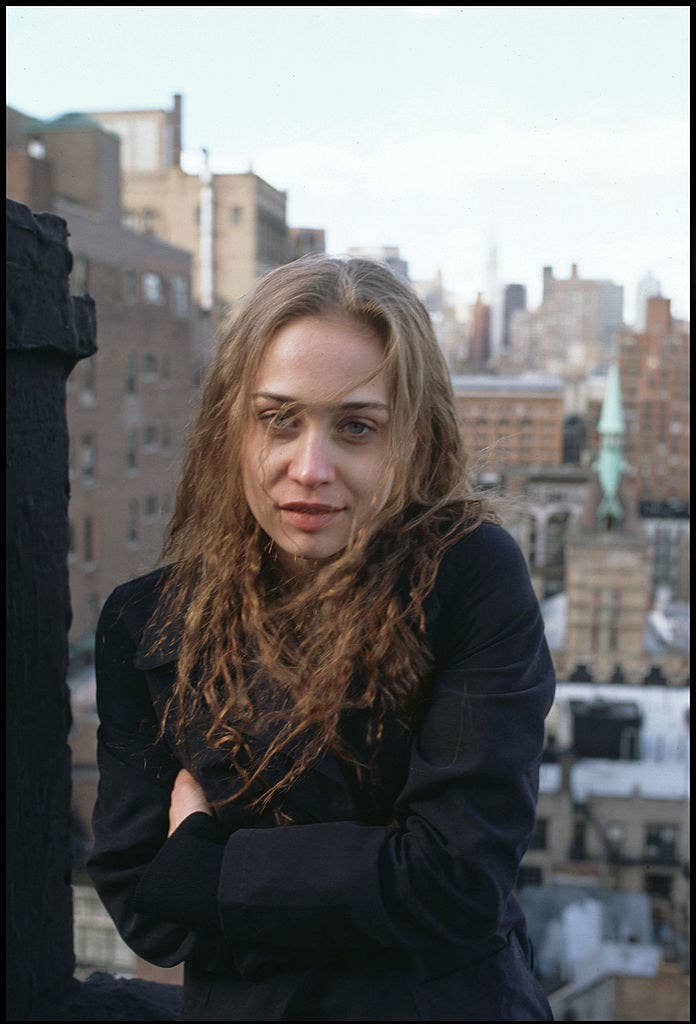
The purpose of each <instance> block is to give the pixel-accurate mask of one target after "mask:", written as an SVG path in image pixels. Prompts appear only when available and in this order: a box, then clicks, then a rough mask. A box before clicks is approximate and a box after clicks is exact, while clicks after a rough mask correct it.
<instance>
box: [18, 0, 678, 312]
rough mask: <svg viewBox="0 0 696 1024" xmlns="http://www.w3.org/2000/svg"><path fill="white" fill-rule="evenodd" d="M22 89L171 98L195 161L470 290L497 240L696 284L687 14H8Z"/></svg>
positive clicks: (36, 108) (39, 98)
mask: <svg viewBox="0 0 696 1024" xmlns="http://www.w3.org/2000/svg"><path fill="white" fill-rule="evenodd" d="M6 10H7V20H8V31H7V48H8V59H7V69H8V71H7V74H8V84H7V102H8V103H9V104H10V106H13V107H16V108H18V109H19V110H22V111H24V112H25V113H27V114H30V115H33V116H36V117H42V118H49V117H53V116H56V115H58V114H61V113H65V112H66V111H75V110H100V109H102V110H104V109H114V110H117V109H124V110H126V109H138V108H142V109H146V108H151V107H161V108H167V107H169V106H171V97H172V95H173V93H175V92H180V93H182V95H183V98H184V100H183V104H184V105H183V111H184V124H183V141H184V148H185V150H186V151H187V154H186V166H187V167H194V166H195V160H196V151H197V150H199V149H200V147H202V146H205V147H206V148H207V149H208V150H209V151H210V153H211V159H212V164H213V169H214V170H215V171H219V172H224V171H246V170H248V168H249V165H252V166H253V169H254V170H255V171H256V172H257V173H258V174H260V175H261V176H262V177H263V178H265V179H266V180H267V181H269V182H270V183H271V184H272V185H274V186H275V187H276V188H280V189H285V190H286V191H287V193H288V219H289V222H290V223H291V224H293V225H304V226H312V227H323V228H324V229H325V230H326V233H327V243H328V249H329V251H331V252H333V253H341V252H345V251H346V249H347V248H348V247H349V246H354V245H397V246H399V247H400V249H401V254H402V256H403V258H404V259H406V260H407V261H408V263H409V266H410V271H411V276H412V277H413V278H426V277H430V276H432V275H433V274H434V273H435V271H436V269H437V268H438V267H440V268H441V269H442V272H443V275H444V279H445V284H446V286H447V287H448V288H450V289H451V290H452V291H454V292H456V293H457V295H459V296H460V297H461V299H463V300H465V301H473V300H474V298H475V295H476V291H477V290H481V289H485V285H486V275H485V266H486V260H487V255H488V249H489V247H490V246H491V244H493V243H494V244H495V245H496V246H497V249H498V262H499V276H500V278H501V280H502V281H503V282H512V281H518V282H521V283H522V284H525V285H526V286H527V289H528V292H529V297H530V301H531V303H532V305H536V304H537V303H538V301H539V300H540V293H541V268H542V266H543V265H544V264H551V265H552V266H553V267H554V272H555V273H556V274H557V275H558V276H561V277H566V276H568V274H569V272H570V264H571V263H573V262H575V263H577V264H578V266H579V273H580V275H581V276H583V277H599V278H609V279H612V280H614V281H615V282H616V283H618V284H622V285H623V286H624V289H625V317H626V319H627V320H628V321H629V322H632V321H633V319H634V311H635V286H636V284H637V282H638V280H639V279H640V278H641V277H642V276H643V275H644V274H645V273H646V272H648V271H651V272H652V273H653V274H654V275H655V276H656V277H657V278H658V279H659V280H660V281H661V283H662V292H663V294H664V295H667V296H669V297H671V298H672V300H673V310H674V312H675V314H676V315H678V316H688V314H689V292H688V219H689V217H688V185H687V181H688V157H687V141H688V135H687V131H688V129H687V125H688V46H689V40H688V31H689V22H688V18H689V9H688V7H466V8H461V7H389V8H387V7H239V6H235V7H195V8H194V7H15V6H10V7H8V8H6Z"/></svg>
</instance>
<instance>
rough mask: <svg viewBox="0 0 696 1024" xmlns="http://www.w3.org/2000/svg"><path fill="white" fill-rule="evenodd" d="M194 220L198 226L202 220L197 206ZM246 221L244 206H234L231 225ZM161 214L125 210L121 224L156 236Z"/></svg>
mask: <svg viewBox="0 0 696 1024" xmlns="http://www.w3.org/2000/svg"><path fill="white" fill-rule="evenodd" d="M193 218H194V221H195V223H196V224H199V223H200V220H201V208H200V206H196V209H195V211H194V214H193ZM243 219H244V207H243V206H232V207H230V210H229V220H230V223H231V224H241V223H242V220H243ZM158 220H159V214H158V212H157V210H151V209H144V210H125V211H124V213H123V214H122V215H121V224H122V225H123V227H124V228H128V230H129V231H141V232H142V233H143V234H145V235H156V234H157V227H158Z"/></svg>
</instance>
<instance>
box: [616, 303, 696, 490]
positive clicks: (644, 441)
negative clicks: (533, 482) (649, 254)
mask: <svg viewBox="0 0 696 1024" xmlns="http://www.w3.org/2000/svg"><path fill="white" fill-rule="evenodd" d="M689 346H690V332H689V325H688V323H684V322H683V321H678V320H674V319H673V317H672V315H671V311H670V300H669V299H666V298H662V297H660V296H653V297H651V298H649V299H648V300H647V302H646V325H645V330H644V331H630V330H624V331H621V332H620V334H619V347H618V360H619V367H620V370H621V381H622V386H623V398H624V409H625V415H626V435H625V440H624V450H625V453H626V460H627V461H628V462H629V463H630V465H631V466H632V467H633V468H634V470H635V472H636V475H637V480H638V495H639V498H640V499H641V500H643V501H651V502H664V501H669V500H670V499H678V500H681V501H684V502H688V501H689V494H690V489H689V467H690V458H689V442H690V417H689V363H690V359H689V355H690V352H689Z"/></svg>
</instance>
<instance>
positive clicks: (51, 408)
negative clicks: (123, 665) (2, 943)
mask: <svg viewBox="0 0 696 1024" xmlns="http://www.w3.org/2000/svg"><path fill="white" fill-rule="evenodd" d="M71 266H72V258H71V256H70V253H69V251H68V247H67V229H66V226H65V222H64V221H63V220H61V219H60V218H59V217H55V216H53V215H51V214H38V215H37V216H33V215H32V213H31V211H30V210H29V209H28V207H26V206H22V205H21V204H19V203H14V202H12V201H11V200H7V335H6V347H7V377H6V387H7V394H6V403H7V404H6V410H7V412H6V416H7V440H6V445H7V447H6V461H7V505H8V507H7V536H6V543H7V577H6V579H7V597H6V600H7V655H6V666H7V672H6V678H7V745H6V751H7V753H6V756H7V830H8V834H7V839H8V844H7V845H8V856H7V872H8V877H7V909H8V935H7V979H8V997H9V1001H8V1012H9V1017H10V1019H14V1020H34V1019H37V1016H38V1017H40V1016H41V1015H43V1014H44V1013H45V1012H46V1011H47V1010H48V1009H49V1007H52V1008H54V1009H55V1007H56V1005H57V1004H60V1003H61V1002H63V1001H65V1000H66V999H67V998H68V996H69V994H70V990H71V989H72V987H73V981H72V976H73V968H74V957H73V943H72V894H71V888H70V857H69V851H70V842H69V810H70V752H69V748H68V742H67V737H68V730H69V728H70V700H69V695H68V691H67V687H66V684H65V673H66V668H67V632H68V627H69V623H70V595H69V591H68V568H67V551H68V430H67V423H66V414H65V381H66V378H67V376H68V374H69V373H70V371H71V369H72V368H73V366H74V365H75V363H76V362H77V360H78V359H80V358H82V357H84V356H88V355H91V354H92V353H93V352H94V350H95V344H94V337H95V322H94V304H93V303H92V302H91V300H88V299H82V300H77V301H76V302H72V301H71V299H70V295H69V289H68V274H69V273H70V270H71Z"/></svg>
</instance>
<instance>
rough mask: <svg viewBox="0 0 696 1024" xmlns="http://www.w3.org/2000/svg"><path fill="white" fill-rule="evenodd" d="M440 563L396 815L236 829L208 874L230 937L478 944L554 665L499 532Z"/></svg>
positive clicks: (529, 811) (414, 945) (517, 826)
mask: <svg viewBox="0 0 696 1024" xmlns="http://www.w3.org/2000/svg"><path fill="white" fill-rule="evenodd" d="M478 533H479V531H477V534H478ZM441 577H442V578H441V579H440V580H439V586H438V600H439V601H440V603H441V612H440V615H439V621H440V633H441V640H440V641H439V649H440V657H439V665H438V668H437V671H436V673H435V676H434V681H433V686H432V690H431V694H430V698H429V701H428V707H427V711H426V713H425V716H424V718H423V720H422V722H421V725H420V728H419V730H418V732H417V734H416V736H415V737H414V740H413V743H412V749H411V755H410V764H409V770H408V775H407V778H406V782H405V785H404V787H403V789H402V791H401V792H400V794H399V795H398V797H397V800H396V803H395V819H396V821H397V822H398V826H381V825H379V826H372V825H363V824H360V823H356V822H351V821H343V822H326V823H321V822H320V823H312V824H304V825H288V826H283V827H278V828H240V829H238V830H237V831H236V832H234V833H233V834H232V835H231V836H230V837H229V838H228V839H227V842H226V844H225V848H224V852H223V856H222V859H221V870H220V874H219V881H218V888H217V915H218V920H219V922H220V924H221V927H222V929H223V932H224V934H225V936H226V938H227V939H228V941H230V942H234V943H235V944H240V945H244V944H249V945H254V946H264V947H267V948H270V949H274V948H275V949H289V948H293V949H300V948H305V949H316V950H319V949H322V950H323V949H326V948H327V945H328V946H332V947H335V948H343V949H345V948H351V947H352V948H356V949H357V948H361V949H365V948H366V946H367V947H368V948H369V945H370V944H371V943H372V944H374V945H376V946H379V947H389V948H398V949H401V950H404V951H406V952H413V953H415V954H418V953H419V952H420V951H426V950H428V949H429V948H432V947H433V946H434V945H435V946H439V947H442V946H443V945H445V946H449V947H450V948H451V947H455V948H457V949H459V950H460V951H461V950H463V947H469V948H471V949H474V950H475V949H476V948H478V949H480V948H481V943H482V942H484V941H486V940H487V939H489V938H491V937H492V936H493V935H494V934H495V932H496V930H497V929H498V928H499V926H500V924H501V921H502V920H503V918H504V915H505V912H506V906H507V903H508V900H509V897H510V895H511V892H512V889H513V886H514V884H515V881H516V877H517V872H518V868H519V863H520V860H521V858H522V856H523V854H524V852H525V850H526V849H527V846H528V843H529V841H530V838H531V835H532V831H533V827H534V820H535V813H536V800H537V793H538V766H539V761H540V758H541V752H542V747H543V736H544V727H543V723H544V718H545V716H546V714H547V712H548V710H549V707H550V705H551V702H552V699H553V692H554V686H555V678H554V672H553V667H552V664H551V660H550V656H549V652H548V648H547V646H546V642H545V638H544V626H543V622H542V619H541V614H540V611H539V606H538V602H537V600H536V597H535V595H534V592H533V590H532V587H531V583H530V580H529V575H528V572H527V568H526V564H525V562H524V559H523V557H522V554H521V552H520V550H519V548H518V546H517V544H516V543H515V542H514V540H513V539H512V538H511V537H510V535H509V534H507V533H506V532H505V531H504V530H502V529H501V528H498V527H496V528H488V529H486V530H484V531H482V532H481V533H480V535H479V536H478V537H476V535H472V539H471V540H469V539H465V541H464V542H462V543H461V544H460V545H459V546H458V547H457V549H456V550H455V549H452V552H451V557H450V558H449V559H448V563H447V566H446V568H445V571H444V572H442V573H441ZM157 888H158V894H157V900H154V901H153V909H154V906H155V905H158V906H159V909H160V912H167V913H171V914H173V915H175V916H176V914H177V906H176V905H175V904H176V899H175V897H173V896H172V897H171V898H170V900H169V905H167V898H166V896H165V895H164V890H165V889H166V887H163V886H159V887H157ZM142 890H143V891H141V894H140V898H141V900H142V904H141V905H142V906H143V907H147V906H148V892H147V891H146V890H147V887H145V886H143V887H142ZM151 891H154V887H151Z"/></svg>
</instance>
